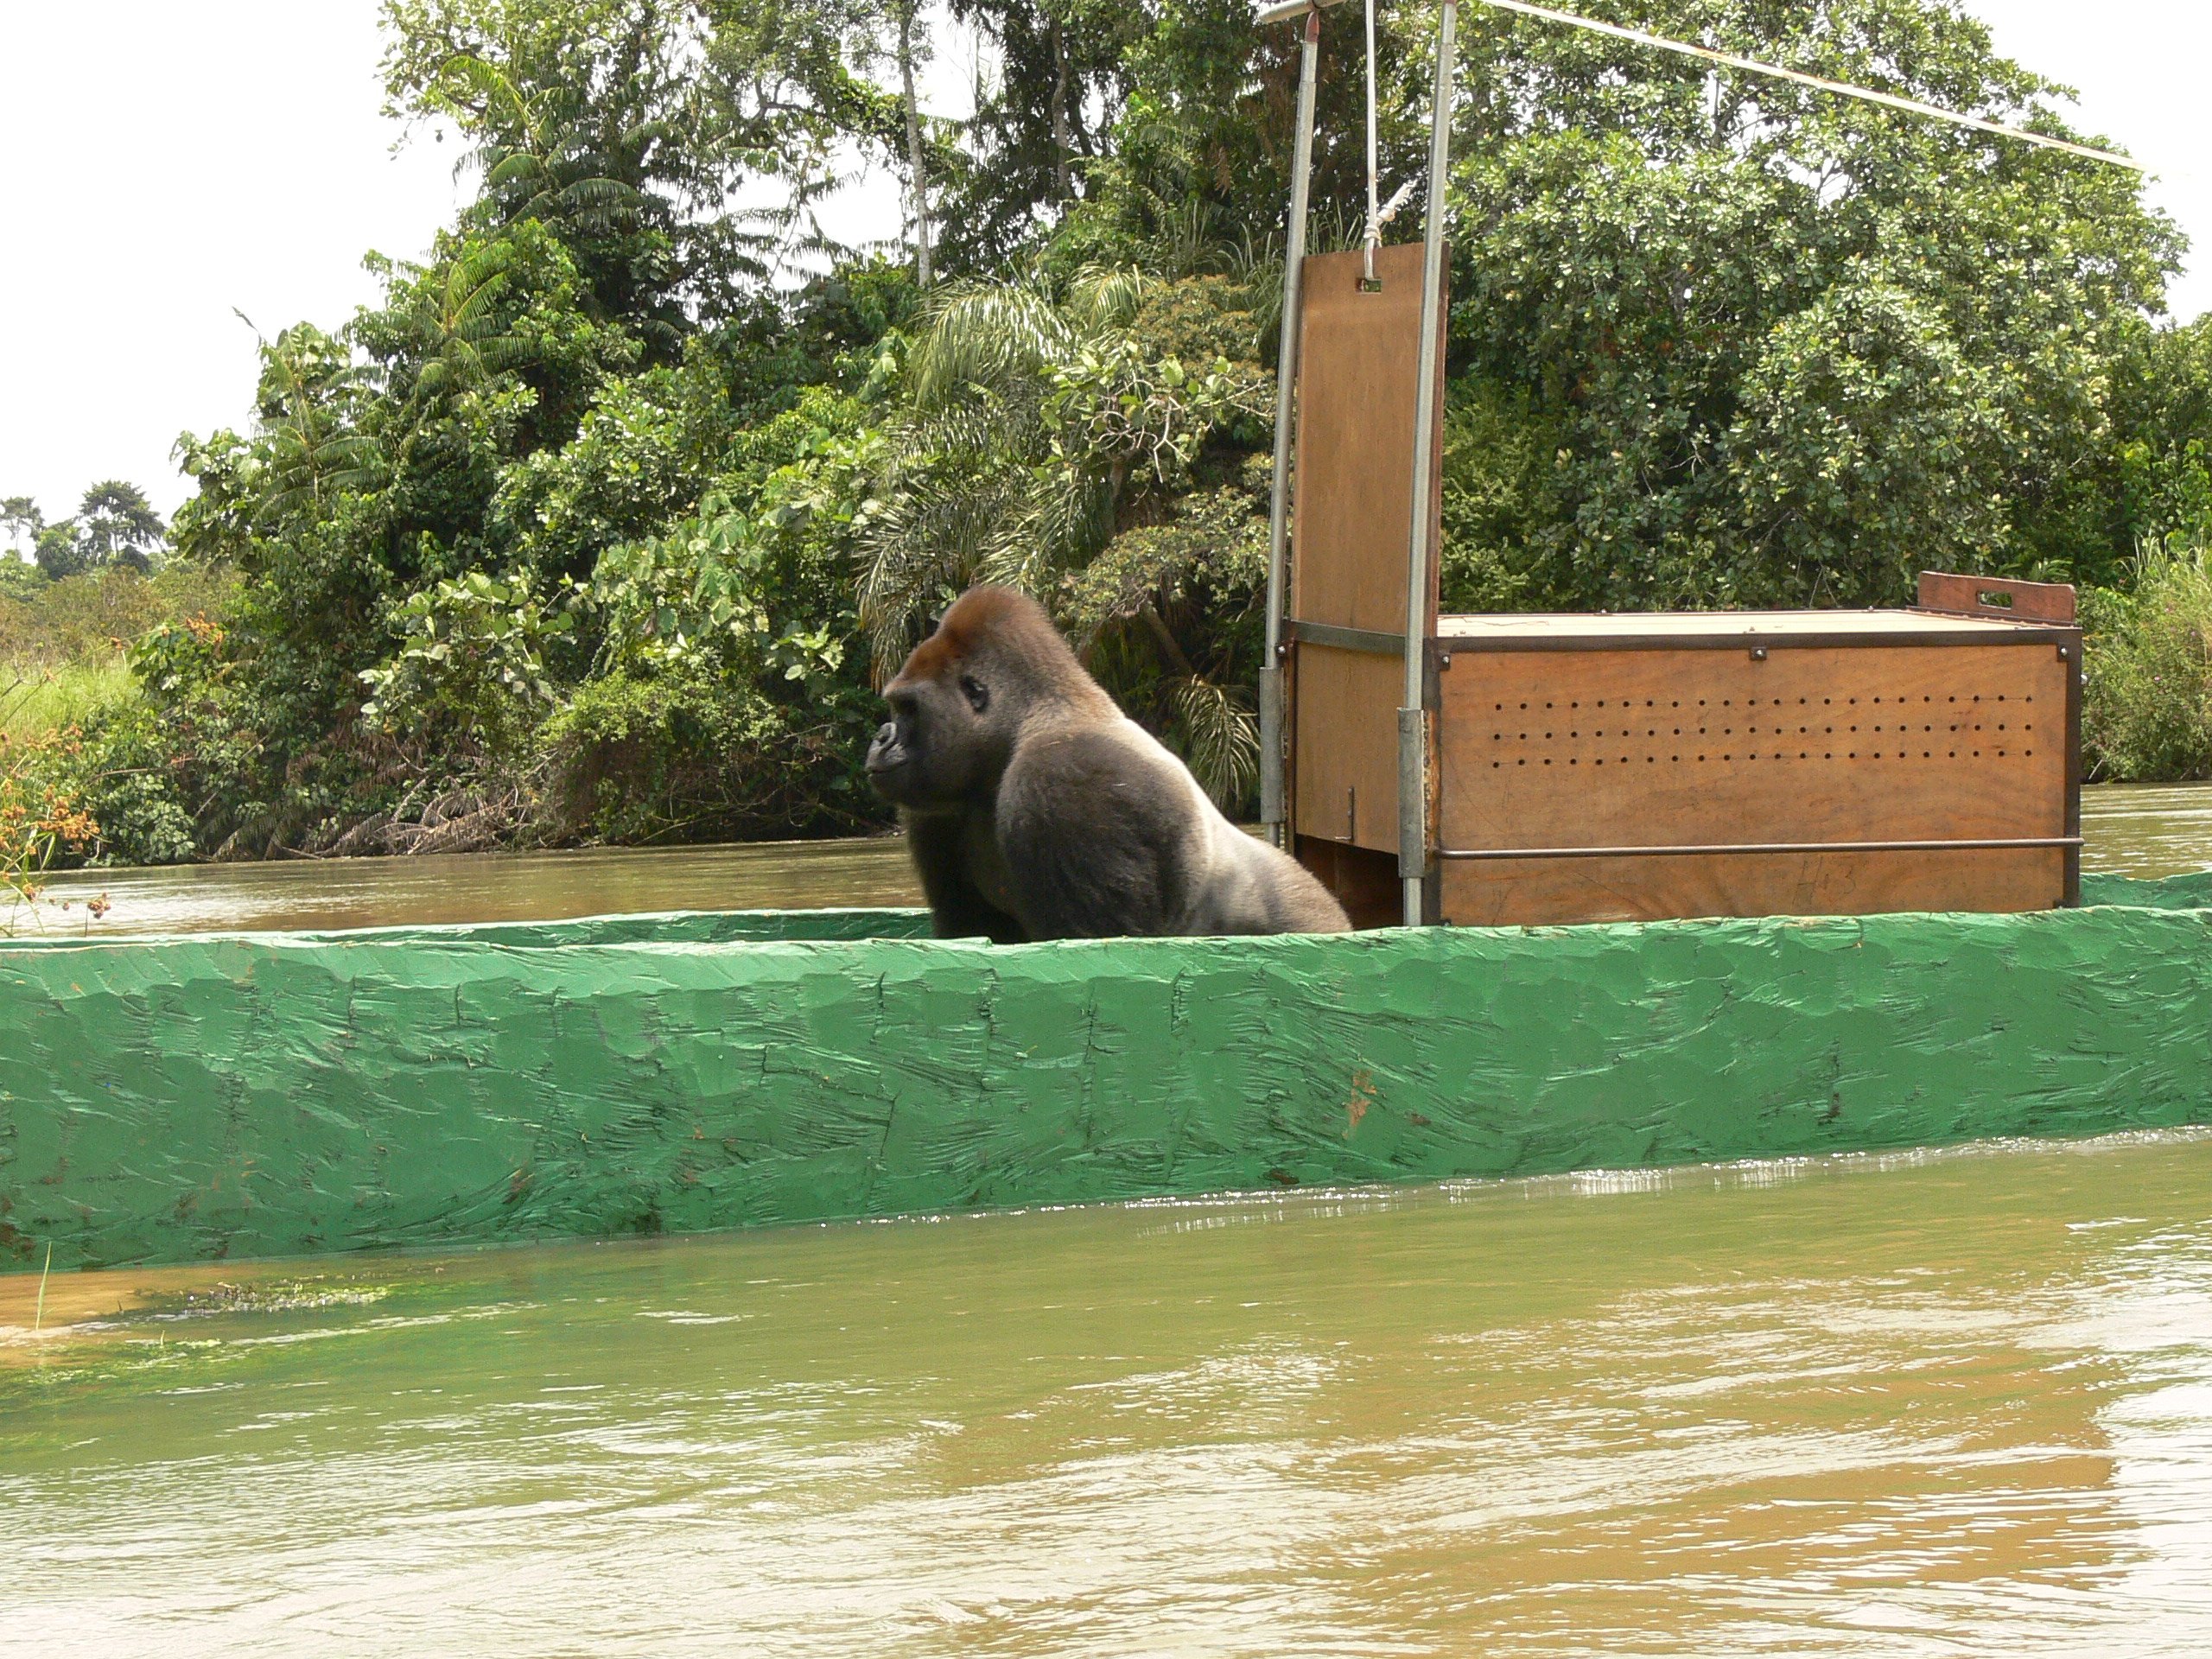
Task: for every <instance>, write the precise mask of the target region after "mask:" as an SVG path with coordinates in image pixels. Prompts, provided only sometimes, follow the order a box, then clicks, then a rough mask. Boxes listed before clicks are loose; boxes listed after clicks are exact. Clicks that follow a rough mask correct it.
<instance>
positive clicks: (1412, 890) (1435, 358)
mask: <svg viewBox="0 0 2212 1659" xmlns="http://www.w3.org/2000/svg"><path fill="white" fill-rule="evenodd" d="M1458 31H1459V3H1458V0H1444V3H1443V9H1442V13H1441V15H1440V17H1439V18H1438V20H1437V30H1436V102H1435V105H1434V108H1433V110H1432V111H1430V116H1429V131H1428V222H1427V228H1426V230H1425V231H1424V232H1423V235H1422V238H1421V355H1420V357H1419V359H1417V361H1418V365H1419V366H1418V367H1417V368H1416V370H1415V376H1416V379H1415V383H1414V384H1415V388H1416V390H1415V397H1416V399H1417V401H1416V402H1415V404H1414V523H1413V534H1412V536H1411V537H1409V549H1408V555H1407V560H1406V686H1405V702H1404V705H1403V706H1402V708H1401V709H1399V710H1398V877H1399V880H1400V881H1401V882H1402V883H1403V885H1404V889H1405V899H1406V912H1405V921H1406V925H1407V926H1408V927H1419V926H1420V925H1421V923H1422V921H1423V919H1424V918H1423V914H1422V905H1421V897H1422V888H1423V885H1424V882H1425V880H1426V878H1427V874H1428V714H1427V708H1426V691H1427V686H1426V684H1425V680H1426V670H1427V664H1428V652H1427V633H1428V585H1429V582H1430V581H1431V580H1432V579H1433V578H1432V575H1431V573H1432V572H1433V570H1434V569H1435V568H1436V563H1435V549H1434V548H1433V547H1432V546H1431V545H1430V540H1431V537H1430V530H1431V524H1430V521H1429V516H1428V509H1429V498H1430V496H1431V495H1432V494H1433V493H1434V491H1435V483H1436V477H1435V457H1434V454H1433V451H1434V449H1435V445H1436V416H1437V412H1438V411H1437V408H1436V404H1437V402H1438V399H1437V397H1436V379H1437V373H1436V371H1437V364H1438V362H1439V360H1440V359H1439V353H1440V351H1441V350H1442V347H1443V333H1444V316H1443V310H1444V213H1445V200H1444V197H1445V175H1446V173H1447V171H1448V170H1449V168H1450V167H1451V162H1452V67H1453V66H1452V48H1453V46H1454V44H1455V36H1456V35H1457V34H1458Z"/></svg>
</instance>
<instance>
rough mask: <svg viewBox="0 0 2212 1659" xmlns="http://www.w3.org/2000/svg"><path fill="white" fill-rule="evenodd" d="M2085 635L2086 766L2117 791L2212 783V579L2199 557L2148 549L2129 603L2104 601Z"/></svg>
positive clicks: (2095, 600)
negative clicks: (2122, 786)
mask: <svg viewBox="0 0 2212 1659" xmlns="http://www.w3.org/2000/svg"><path fill="white" fill-rule="evenodd" d="M2083 620H2084V621H2085V622H2086V623H2087V624H2088V664H2087V668H2088V687H2087V690H2086V693H2085V696H2084V698H2083V702H2082V750H2083V759H2084V760H2085V761H2086V762H2087V763H2088V769H2089V773H2090V775H2091V776H2092V777H2094V778H2097V779H2106V780H2109V781H2112V782H2116V783H2187V782H2193V781H2196V780H2198V779H2208V778H2212V571H2209V570H2207V569H2206V568H2205V562H2204V550H2203V549H2202V547H2196V548H2183V547H2181V546H2178V545H2173V544H2168V545H2157V544H2153V545H2150V546H2146V547H2145V549H2144V550H2143V551H2142V553H2141V555H2140V556H2139V558H2138V559H2137V561H2136V570H2135V587H2134V591H2133V593H2131V594H2111V593H2100V594H2094V595H2093V596H2092V602H2091V606H2090V608H2089V610H2088V613H2087V614H2086V615H2085V617H2084V619H2083Z"/></svg>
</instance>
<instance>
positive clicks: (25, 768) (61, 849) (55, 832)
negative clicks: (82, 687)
mask: <svg viewBox="0 0 2212 1659" xmlns="http://www.w3.org/2000/svg"><path fill="white" fill-rule="evenodd" d="M10 702H11V695H10V693H9V692H8V691H6V690H0V937H4V936H5V935H6V934H8V933H10V932H11V931H14V928H15V926H16V922H17V919H18V916H19V913H20V912H21V911H22V908H23V907H24V906H28V905H29V904H31V903H33V902H35V900H36V899H37V898H38V892H39V877H40V876H41V874H44V873H45V871H46V870H47V869H48V868H50V867H52V866H53V865H54V864H55V863H57V862H59V861H62V860H65V859H67V857H68V856H70V855H72V854H73V853H76V852H79V851H80V850H81V849H85V848H87V847H89V846H91V845H92V842H93V841H94V839H95V838H96V836H98V834H99V826H98V825H96V824H95V823H93V822H92V818H91V817H89V816H88V815H87V814H86V811H85V810H84V807H83V804H81V803H80V802H79V800H78V799H77V798H76V797H75V795H74V794H73V791H71V790H70V788H69V786H68V784H67V781H66V780H67V774H68V773H69V772H70V771H71V770H72V768H73V765H74V762H75V760H76V754H77V751H78V749H79V747H80V745H79V739H78V736H77V734H76V733H74V732H73V731H63V732H58V733H46V734H41V735H39V736H37V737H35V738H31V739H28V740H22V739H16V738H11V737H10V736H8V735H7V734H6V732H5V730H4V722H5V720H6V717H7V715H8V714H9V709H10Z"/></svg>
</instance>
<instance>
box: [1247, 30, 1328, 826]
mask: <svg viewBox="0 0 2212 1659" xmlns="http://www.w3.org/2000/svg"><path fill="white" fill-rule="evenodd" d="M1320 45H1321V13H1320V11H1319V9H1318V8H1316V9H1315V10H1310V11H1308V12H1307V13H1306V31H1305V38H1304V40H1303V41H1302V43H1301V44H1300V47H1299V52H1298V132H1297V136H1296V137H1295V138H1294V140H1293V141H1292V150H1291V161H1290V226H1289V229H1288V231H1287V234H1286V235H1285V238H1284V247H1283V266H1282V344H1281V348H1280V350H1279V351H1278V352H1277V353H1276V359H1275V477H1274V489H1273V490H1272V492H1271V493H1269V496H1268V633H1267V638H1268V645H1267V656H1266V658H1265V659H1264V660H1263V661H1262V663H1261V664H1260V822H1261V823H1264V824H1266V825H1267V826H1268V839H1269V840H1270V841H1272V842H1274V844H1275V845H1276V846H1278V847H1287V846H1288V845H1289V844H1290V833H1291V832H1290V827H1289V825H1290V807H1289V803H1288V802H1287V801H1286V800H1284V798H1283V753H1284V745H1285V743H1286V741H1287V733H1286V732H1285V731H1284V729H1283V727H1284V715H1285V714H1286V712H1287V711H1286V709H1284V706H1283V683H1282V620H1283V604H1284V594H1283V585H1284V576H1285V574H1286V572H1287V569H1288V563H1289V561H1288V548H1289V544H1290V432H1291V416H1292V404H1293V399H1294V395H1295V388H1296V385H1297V382H1298V304H1299V287H1300V279H1301V278H1302V277H1303V275H1304V272H1303V270H1302V267H1303V266H1304V264H1305V263H1306V192H1307V189H1308V187H1309V186H1310V185H1311V184H1312V182H1313V89H1314V82H1315V81H1316V80H1317V79H1319V75H1318V74H1317V73H1316V67H1317V62H1318V60H1319V53H1320Z"/></svg>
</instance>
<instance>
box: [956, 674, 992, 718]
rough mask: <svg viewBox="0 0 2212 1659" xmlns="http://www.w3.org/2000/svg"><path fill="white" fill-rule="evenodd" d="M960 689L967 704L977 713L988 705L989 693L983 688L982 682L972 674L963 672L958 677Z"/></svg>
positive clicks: (980, 712)
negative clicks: (965, 696)
mask: <svg viewBox="0 0 2212 1659" xmlns="http://www.w3.org/2000/svg"><path fill="white" fill-rule="evenodd" d="M960 689H961V690H962V691H963V692H964V693H965V694H966V695H967V698H968V706H969V708H970V709H974V710H975V711H976V713H977V714H979V715H980V714H982V712H983V710H984V709H985V708H986V707H988V705H989V703H990V701H991V694H990V693H989V692H988V691H987V690H984V689H983V683H982V681H981V680H978V679H977V678H976V677H975V676H974V675H972V674H963V675H962V676H961V677H960Z"/></svg>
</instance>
